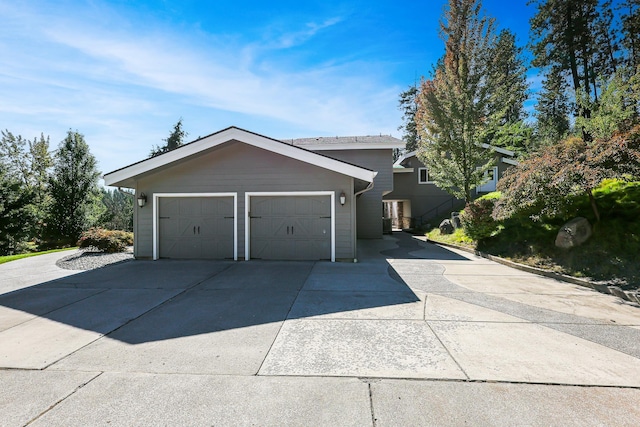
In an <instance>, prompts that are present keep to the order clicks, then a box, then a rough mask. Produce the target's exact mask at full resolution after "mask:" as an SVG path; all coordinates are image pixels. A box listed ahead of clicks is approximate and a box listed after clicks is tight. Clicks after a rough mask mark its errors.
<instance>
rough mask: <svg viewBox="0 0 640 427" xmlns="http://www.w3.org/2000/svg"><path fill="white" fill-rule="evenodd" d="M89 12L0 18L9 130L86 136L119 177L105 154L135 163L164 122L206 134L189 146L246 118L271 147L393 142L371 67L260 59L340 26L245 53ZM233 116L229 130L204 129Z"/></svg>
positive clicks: (388, 98)
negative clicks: (181, 122)
mask: <svg viewBox="0 0 640 427" xmlns="http://www.w3.org/2000/svg"><path fill="white" fill-rule="evenodd" d="M91 5H92V7H90V8H85V9H82V8H79V9H78V10H76V11H74V13H71V14H69V13H66V11H65V10H64V8H61V9H56V8H44V9H41V8H39V7H32V8H31V9H29V8H28V7H24V6H21V7H17V6H16V7H13V8H12V7H9V6H7V5H4V6H0V13H4V14H5V17H6V18H7V19H9V20H10V22H13V25H12V28H9V29H8V28H6V27H5V30H4V31H3V30H0V36H1V37H2V39H4V40H8V39H10V38H13V39H15V40H17V41H18V43H15V44H11V43H5V44H0V55H2V57H4V58H10V59H9V60H7V61H6V64H5V67H3V68H4V69H3V71H0V85H1V86H0V88H2V90H3V93H4V95H3V96H0V111H2V112H3V113H4V114H3V115H10V116H11V117H12V118H14V120H15V123H19V122H21V121H22V122H25V123H26V122H27V119H26V116H28V115H30V116H31V117H32V120H31V121H30V123H33V117H35V116H38V117H39V118H40V120H39V123H41V126H42V127H43V128H41V129H40V130H43V131H45V132H49V129H46V128H44V127H45V126H53V125H54V124H55V123H69V124H66V125H65V126H74V127H80V126H81V125H82V126H86V127H87V129H89V132H91V133H92V138H93V140H94V141H99V142H98V143H99V144H105V145H107V146H106V147H102V146H100V147H97V148H96V151H99V152H101V153H102V154H103V155H104V156H105V158H106V161H104V163H106V164H105V165H104V167H105V169H109V168H111V169H114V168H115V167H119V166H122V164H121V162H122V159H121V158H120V159H119V160H118V159H117V158H116V157H117V156H116V154H115V153H114V150H113V147H127V150H126V151H125V153H126V156H129V155H131V156H136V157H132V158H127V159H126V160H125V162H127V161H136V160H139V158H140V156H146V154H147V153H148V150H149V148H150V147H151V143H159V142H160V138H162V137H165V136H166V135H164V134H163V135H159V134H156V133H154V132H151V131H150V130H149V125H150V123H151V122H153V123H157V122H158V121H162V122H163V123H165V126H164V128H166V129H164V128H163V129H161V130H160V131H161V132H165V131H166V132H168V130H169V128H170V124H171V123H166V121H167V116H169V117H171V119H170V120H173V121H175V120H177V118H178V117H179V116H183V117H184V118H185V121H186V123H189V122H190V121H191V123H194V122H198V123H203V125H202V126H204V124H205V123H207V122H218V123H217V125H216V127H208V128H206V129H203V128H198V129H196V130H195V131H194V132H193V133H194V135H192V136H193V137H196V136H197V135H195V133H198V134H202V135H204V134H207V133H209V132H212V131H215V130H217V129H218V128H221V127H224V126H227V125H231V124H238V121H241V122H244V123H246V122H247V121H249V122H251V121H252V120H251V118H252V117H253V118H254V119H255V120H254V121H255V122H256V123H269V131H270V132H275V133H277V134H276V135H273V136H276V137H287V136H309V135H314V134H332V135H334V134H363V133H378V132H384V133H392V132H395V130H396V127H397V123H398V116H399V113H398V112H397V110H396V102H397V101H396V100H397V94H398V93H399V91H400V88H398V87H396V86H394V85H393V84H388V83H385V81H384V69H383V67H382V66H381V65H380V64H376V63H375V62H363V61H354V60H347V61H335V62H334V61H326V62H324V63H323V64H322V65H321V66H317V65H314V66H309V65H308V64H304V63H296V62H295V60H294V59H292V58H286V59H287V60H286V61H282V62H280V61H279V60H277V59H274V58H271V57H270V51H272V50H274V49H288V48H291V47H294V46H300V45H304V43H307V42H308V41H309V40H311V39H312V38H313V37H314V36H316V35H318V34H320V32H322V31H330V29H331V27H333V26H336V25H339V24H340V23H341V22H342V18H339V17H330V18H327V19H324V20H322V19H321V20H319V21H318V22H317V23H314V22H310V23H305V24H303V25H302V27H301V28H300V29H294V30H293V31H291V32H287V33H281V34H277V35H275V36H273V38H272V39H271V40H266V41H265V40H256V41H255V42H254V43H246V44H245V43H242V42H240V41H238V39H237V38H234V37H233V36H232V35H225V34H208V33H202V32H195V31H194V32H191V33H189V32H186V33H185V32H183V31H180V29H179V30H176V29H172V28H166V27H163V26H162V25H160V24H157V25H154V24H153V23H136V22H130V21H129V20H128V19H129V18H128V17H127V16H126V15H124V16H123V15H121V14H120V12H118V11H114V10H113V9H110V8H108V7H106V6H104V5H102V4H100V3H91ZM96 5H97V6H96ZM98 15H99V16H98ZM335 64H339V65H335ZM34 106H38V107H37V108H34ZM186 112H189V113H190V114H193V115H198V116H199V117H197V118H196V117H190V116H187V113H186ZM233 114H237V115H238V116H237V117H236V118H235V119H234V120H238V121H236V122H234V123H228V122H227V123H219V120H210V119H208V120H207V119H206V118H205V117H210V118H211V117H220V118H223V119H229V118H230V117H233ZM155 126H156V129H157V124H156V125H155ZM208 126H211V124H208ZM5 127H11V126H10V125H9V124H6V125H5ZM287 129H290V130H291V131H290V132H291V133H295V134H294V135H292V134H291V133H289V131H287ZM63 130H66V129H63ZM81 130H83V129H81ZM252 130H256V131H263V130H262V129H252ZM38 134H39V131H38ZM119 154H120V157H122V156H123V152H122V151H121V152H120V153H119ZM116 161H119V162H120V163H115V162H116Z"/></svg>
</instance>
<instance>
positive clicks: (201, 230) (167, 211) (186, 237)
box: [158, 197, 234, 259]
mask: <svg viewBox="0 0 640 427" xmlns="http://www.w3.org/2000/svg"><path fill="white" fill-rule="evenodd" d="M158 209H159V210H158V220H159V250H160V258H179V259H226V258H233V255H234V233H233V227H234V200H233V197H161V198H159V204H158Z"/></svg>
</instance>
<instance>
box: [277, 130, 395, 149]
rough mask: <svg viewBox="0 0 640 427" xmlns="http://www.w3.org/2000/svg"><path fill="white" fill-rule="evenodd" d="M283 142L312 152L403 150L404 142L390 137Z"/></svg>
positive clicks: (321, 137) (317, 138) (304, 139)
mask: <svg viewBox="0 0 640 427" xmlns="http://www.w3.org/2000/svg"><path fill="white" fill-rule="evenodd" d="M283 142H285V143H287V144H291V145H295V146H296V147H303V148H308V149H309V150H313V151H324V150H376V149H392V148H404V147H405V142H404V141H402V140H400V139H398V138H394V137H392V136H391V135H382V134H380V135H367V136H318V137H315V138H296V139H285V140H283Z"/></svg>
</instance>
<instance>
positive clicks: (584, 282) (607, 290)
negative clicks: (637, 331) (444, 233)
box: [414, 236, 640, 307]
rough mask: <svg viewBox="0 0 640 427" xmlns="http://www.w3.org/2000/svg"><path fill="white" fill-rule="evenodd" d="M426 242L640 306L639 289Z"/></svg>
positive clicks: (451, 245) (425, 240)
mask: <svg viewBox="0 0 640 427" xmlns="http://www.w3.org/2000/svg"><path fill="white" fill-rule="evenodd" d="M414 237H416V238H418V239H420V240H423V239H422V236H414ZM423 241H424V242H426V243H431V244H436V245H441V246H448V247H450V248H454V249H458V250H461V251H465V252H469V253H472V254H474V255H477V256H480V257H482V258H486V259H488V260H491V261H494V262H497V263H499V264H502V265H506V266H507V267H511V268H515V269H517V270H521V271H525V272H527V273H533V274H537V275H539V276H545V277H550V278H552V279H556V280H561V281H563V282H567V283H573V284H574V285H579V286H583V287H585V288H590V289H593V290H594V291H597V292H600V293H603V294H609V295H613V296H616V297H618V298H621V299H623V300H625V301H628V302H630V303H632V304H634V305H636V306H639V307H640V305H639V304H640V293H639V292H637V291H625V290H622V289H621V288H620V287H618V286H611V285H606V284H604V283H596V282H593V281H590V280H588V279H580V278H577V277H573V276H568V275H566V274H561V273H556V272H553V271H549V270H544V269H542V268H537V267H531V266H529V265H524V264H519V263H517V262H513V261H509V260H507V259H504V258H500V257H498V256H495V255H491V254H488V253H485V252H481V251H478V250H476V249H469V248H465V247H464V246H458V245H453V244H451V243H443V242H438V241H437V240H429V238H428V237H426V236H425V237H424V240H423Z"/></svg>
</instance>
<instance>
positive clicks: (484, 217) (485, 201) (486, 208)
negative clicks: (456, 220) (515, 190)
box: [460, 198, 498, 241]
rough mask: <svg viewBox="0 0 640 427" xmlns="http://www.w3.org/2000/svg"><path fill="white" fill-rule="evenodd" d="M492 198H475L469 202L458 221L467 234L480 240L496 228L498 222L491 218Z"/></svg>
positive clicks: (488, 235)
mask: <svg viewBox="0 0 640 427" xmlns="http://www.w3.org/2000/svg"><path fill="white" fill-rule="evenodd" d="M494 200H495V199H490V198H482V199H477V200H475V201H473V202H471V203H469V204H468V205H467V206H466V207H465V208H464V210H463V211H462V214H461V215H460V222H461V223H462V228H463V229H464V232H465V234H466V235H467V236H469V237H471V238H472V239H473V240H476V241H480V240H482V239H486V238H487V237H490V236H491V234H493V233H494V232H495V231H496V230H497V229H498V223H497V222H496V220H494V219H493V217H492V214H493V206H494Z"/></svg>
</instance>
